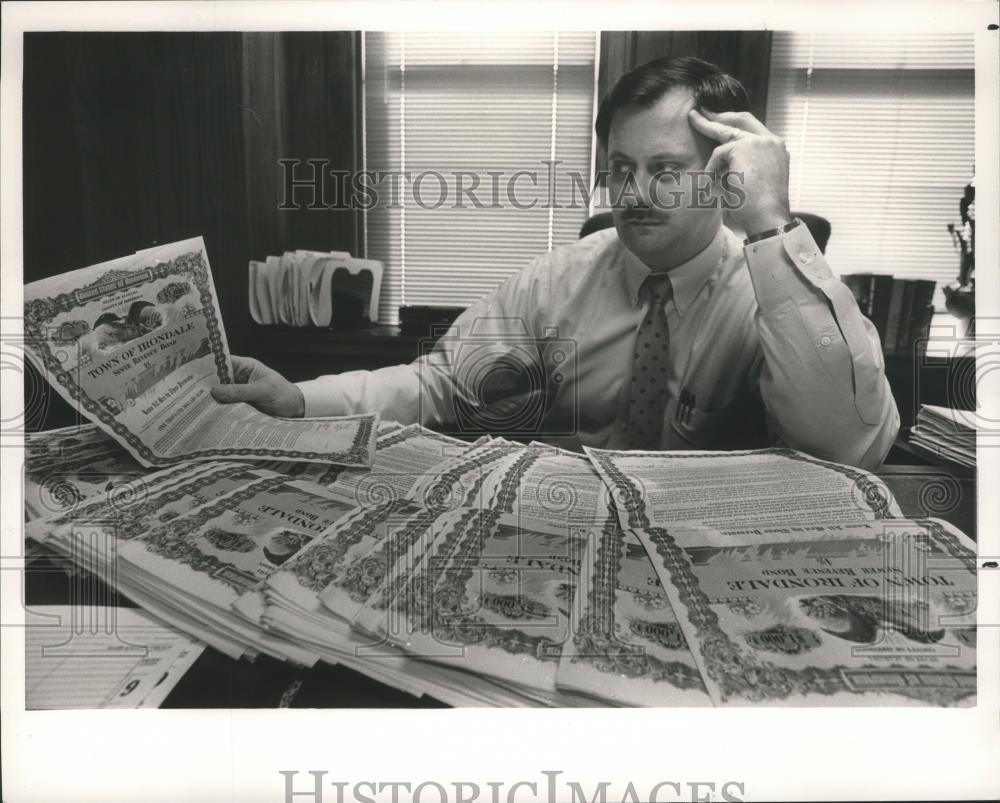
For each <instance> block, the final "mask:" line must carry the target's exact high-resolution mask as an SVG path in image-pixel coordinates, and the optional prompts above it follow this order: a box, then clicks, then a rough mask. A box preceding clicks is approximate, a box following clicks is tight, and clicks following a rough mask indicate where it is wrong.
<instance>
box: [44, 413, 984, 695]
mask: <svg viewBox="0 0 1000 803" xmlns="http://www.w3.org/2000/svg"><path fill="white" fill-rule="evenodd" d="M27 452H28V457H27V477H28V483H27V488H28V490H27V494H28V498H29V500H31V506H32V507H31V511H32V512H45V511H44V510H43V508H46V507H47V508H48V510H49V512H48V513H47V515H43V516H40V517H36V518H33V519H31V520H30V521H29V522H28V524H27V534H28V536H29V537H30V538H32V539H34V540H35V541H37V542H39V543H40V544H42V545H43V546H44V547H45V548H48V549H51V550H54V551H55V552H57V553H59V554H60V555H63V556H65V557H67V558H69V559H70V560H71V561H72V562H73V563H75V564H77V565H79V566H82V567H83V568H85V569H87V570H89V571H92V572H94V573H96V574H97V575H99V576H100V577H101V578H103V579H104V580H105V581H107V582H108V583H110V584H112V585H113V586H115V587H116V588H117V589H119V590H120V591H121V592H122V593H124V594H125V595H127V596H128V597H130V598H131V599H133V600H134V601H135V602H136V603H138V604H139V605H141V606H142V607H143V608H145V609H146V610H147V611H148V612H149V613H151V614H153V615H154V616H156V617H158V618H160V619H162V620H163V621H165V622H168V623H170V624H172V625H174V626H175V627H177V628H179V629H180V630H182V631H184V632H186V633H188V634H189V635H192V636H194V637H196V638H198V639H200V640H202V641H204V642H206V643H207V644H209V645H211V646H213V647H215V648H216V649H218V650H220V651H222V652H224V653H226V654H227V655H230V656H232V657H234V658H237V657H245V658H249V659H253V658H254V656H256V655H258V654H267V655H271V656H275V657H279V658H283V659H286V660H288V661H293V662H297V663H300V664H304V665H311V664H313V663H314V662H316V661H319V660H323V661H328V662H330V663H336V664H343V665H345V666H347V667H351V668H353V669H355V670H357V671H359V672H362V673H364V674H366V675H368V676H370V677H372V678H375V679H377V680H379V681H382V682H384V683H387V684H390V685H392V686H395V687H397V688H400V689H404V690H407V691H409V692H412V693H413V694H415V695H420V694H429V695H431V696H433V697H435V698H437V699H439V700H441V701H443V702H446V703H449V704H452V705H466V706H479V705H506V706H512V705H537V704H541V705H557V706H570V705H601V704H611V705H657V706H666V705H684V706H689V705H690V706H699V705H712V704H715V705H747V704H762V705H843V704H847V705H881V704H892V705H900V704H925V705H970V704H973V703H974V701H975V694H976V660H975V655H976V652H975V610H976V574H975V547H974V545H973V544H972V543H971V542H970V541H969V540H968V539H967V538H966V537H965V536H964V535H963V534H962V533H960V532H958V531H956V530H955V529H954V528H952V527H951V526H950V525H948V524H947V523H945V522H943V521H937V520H933V519H927V520H907V519H904V518H901V517H900V512H899V509H898V507H897V505H896V503H895V501H894V500H893V499H892V497H891V495H890V494H889V492H888V491H887V489H886V488H885V486H884V485H883V484H881V482H880V481H879V480H878V479H877V478H876V477H874V476H872V475H869V474H866V473H864V472H861V471H858V470H856V469H852V468H849V467H846V466H840V465H836V464H831V463H824V462H822V461H819V460H816V459H814V458H811V457H808V456H806V455H803V454H801V453H798V452H794V451H789V450H775V449H771V450H763V451H753V452H735V453H733V452H610V451H601V450H589V452H588V454H587V455H580V454H575V453H570V452H565V451H561V450H558V449H555V448H552V447H548V446H544V445H541V444H531V445H525V444H518V443H511V442H508V441H505V440H502V439H483V440H481V441H480V442H477V443H466V442H464V441H458V440H455V439H452V438H449V437H446V436H443V435H440V434H437V433H434V432H431V431H429V430H427V429H425V428H423V427H421V426H419V425H410V426H400V425H398V424H395V423H390V422H383V423H381V424H380V425H379V427H378V436H377V440H376V448H375V451H374V454H373V460H372V464H371V466H370V467H368V468H363V467H341V466H334V465H331V464H323V463H318V462H313V463H307V462H294V463H292V462H280V461H270V462H260V461H256V462H252V463H251V462H245V461H239V462H237V461H198V462H184V463H181V464H177V465H174V466H171V467H169V468H166V469H162V470H159V471H156V472H153V473H139V472H137V466H136V464H135V462H134V461H133V460H132V459H131V457H130V456H129V455H128V453H127V452H126V451H125V450H123V449H121V448H119V447H118V446H117V445H116V444H115V443H114V442H113V441H112V440H111V439H110V438H107V437H105V436H103V435H102V434H101V433H100V431H99V430H98V429H97V428H96V427H91V426H84V427H81V428H73V429H71V430H65V431H54V432H49V433H43V434H39V435H36V436H32V437H30V438H29V439H28V444H27ZM94 455H100V458H99V460H100V463H99V465H100V474H101V479H100V480H97V478H96V477H95V475H94V470H95V466H96V465H98V462H97V460H96V459H94V458H93V456H94ZM58 456H61V459H58V460H57V459H56V458H57V457H58Z"/></svg>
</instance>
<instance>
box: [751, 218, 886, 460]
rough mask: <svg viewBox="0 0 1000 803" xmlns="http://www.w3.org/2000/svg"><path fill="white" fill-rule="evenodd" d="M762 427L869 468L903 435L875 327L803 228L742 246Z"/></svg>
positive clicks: (810, 449)
mask: <svg viewBox="0 0 1000 803" xmlns="http://www.w3.org/2000/svg"><path fill="white" fill-rule="evenodd" d="M744 254H745V256H746V261H747V266H748V268H749V271H750V277H751V280H752V282H753V286H754V292H755V293H756V296H757V307H758V311H757V313H756V326H757V331H758V333H759V335H760V341H761V348H762V351H763V361H762V363H761V368H760V378H759V390H760V395H761V398H762V399H763V401H764V405H765V407H766V409H767V416H768V425H769V427H770V429H771V432H772V433H773V434H774V435H775V436H776V437H777V439H778V440H779V441H780V442H781V443H784V444H785V445H787V446H790V447H791V448H794V449H799V450H801V451H804V452H808V453H810V454H813V455H816V456H817V457H821V458H825V459H828V460H833V461H836V462H840V463H847V464H850V465H856V466H861V467H863V468H866V469H869V470H875V469H876V468H878V466H879V465H880V464H881V462H882V460H883V459H884V458H885V455H886V454H887V453H888V451H889V449H890V447H891V446H892V443H893V441H894V440H895V438H896V433H897V432H898V431H899V412H898V410H897V409H896V403H895V400H894V399H893V397H892V391H891V390H890V388H889V383H888V381H887V380H886V378H885V363H884V360H883V357H882V347H881V344H880V340H879V336H878V332H877V331H876V329H875V327H874V325H873V324H872V323H871V321H869V320H868V319H866V318H865V317H864V316H863V315H862V314H861V311H860V310H859V309H858V305H857V303H856V302H855V300H854V296H853V294H852V293H851V291H850V289H849V288H848V287H847V285H845V284H844V283H843V282H842V281H840V279H839V278H837V277H836V276H834V274H833V271H832V270H830V266H829V264H828V263H827V261H826V258H825V257H824V255H823V254H822V253H821V252H820V250H819V247H818V246H817V245H816V243H815V241H814V240H813V238H812V235H811V234H810V233H809V230H808V229H807V228H806V227H805V226H804V225H801V224H800V225H798V226H796V227H795V228H794V229H792V230H791V231H789V232H786V233H784V234H781V235H777V236H774V237H769V238H767V239H765V240H761V241H758V242H755V243H752V244H750V245H748V246H745V247H744Z"/></svg>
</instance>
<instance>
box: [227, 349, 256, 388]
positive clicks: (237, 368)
mask: <svg viewBox="0 0 1000 803" xmlns="http://www.w3.org/2000/svg"><path fill="white" fill-rule="evenodd" d="M232 361H233V378H234V379H235V380H236V381H237V382H241V383H242V382H249V381H250V377H251V376H253V372H254V370H255V369H256V368H257V366H258V365H260V363H259V362H257V360H255V359H253V358H252V357H237V356H236V355H233V357H232Z"/></svg>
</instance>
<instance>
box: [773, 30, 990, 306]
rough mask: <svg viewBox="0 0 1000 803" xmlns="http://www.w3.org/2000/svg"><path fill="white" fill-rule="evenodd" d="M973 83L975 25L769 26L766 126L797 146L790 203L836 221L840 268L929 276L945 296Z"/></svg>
mask: <svg viewBox="0 0 1000 803" xmlns="http://www.w3.org/2000/svg"><path fill="white" fill-rule="evenodd" d="M974 82H975V74H974V64H973V41H972V35H971V34H946V33H942V34H925V33H910V34H898V35H887V34H865V35H854V34H807V33H790V32H776V33H775V34H774V38H773V41H772V56H771V79H770V86H769V91H768V103H767V126H768V128H770V129H771V130H772V131H773V132H774V133H776V134H778V135H779V136H781V137H783V138H784V139H785V142H786V144H787V146H788V150H789V152H790V154H791V177H790V179H791V184H790V192H791V199H790V200H791V205H792V208H793V209H794V210H795V211H801V212H812V213H815V214H819V215H822V216H823V217H825V218H827V219H828V220H829V221H830V223H831V226H832V229H833V232H832V235H831V238H830V244H829V246H828V248H827V255H828V256H829V258H830V263H831V265H832V266H833V267H834V269H835V270H837V271H838V272H839V273H841V274H845V273H863V272H873V273H890V274H893V275H895V276H897V277H900V278H923V279H933V280H935V281H937V282H938V287H939V291H938V294H937V302H936V306H943V302H942V294H941V292H940V287H941V286H942V285H943V284H946V283H948V282H951V281H954V280H955V278H956V277H957V275H958V268H959V255H958V251H957V249H956V247H955V245H954V244H953V242H952V239H951V235H950V234H949V233H948V230H947V224H948V223H956V224H960V223H961V218H960V216H959V209H958V204H959V201H960V199H961V197H962V193H963V190H964V187H965V185H966V184H968V182H969V180H970V179H971V178H972V175H973V163H974V133H975V132H974V122H973V118H974V99H973V97H974Z"/></svg>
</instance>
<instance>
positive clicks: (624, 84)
mask: <svg viewBox="0 0 1000 803" xmlns="http://www.w3.org/2000/svg"><path fill="white" fill-rule="evenodd" d="M678 87H683V88H687V89H690V90H691V94H692V95H693V96H694V102H695V106H696V108H699V109H707V110H708V111H712V112H741V111H747V110H748V109H749V108H750V98H749V96H748V95H747V91H746V89H745V88H744V86H743V84H741V83H740V82H739V81H737V80H736V79H735V78H733V77H732V76H731V75H727V74H726V73H724V72H722V70H720V69H719V68H718V67H716V66H715V65H714V64H712V63H711V62H708V61H705V60H704V59H699V58H695V57H694V56H665V57H664V58H659V59H653V60H652V61H648V62H646V63H645V64H641V65H639V66H638V67H636V68H635V69H634V70H631V71H629V72H627V73H625V75H623V76H622V77H621V78H619V79H618V83H616V84H615V85H614V88H613V89H612V90H611V91H610V92H609V93H608V95H607V97H605V98H604V100H603V101H601V106H600V108H599V109H598V112H597V122H596V123H594V130H595V131H596V132H597V139H598V141H599V142H600V143H601V145H603V146H605V147H607V144H608V132H609V131H610V130H611V118H612V117H614V114H615V112H616V111H619V110H620V109H625V108H627V107H629V106H635V107H638V108H640V109H648V108H649V107H650V106H652V105H653V104H654V103H656V102H657V101H658V100H659V99H660V98H662V97H663V96H664V95H665V94H667V92H669V91H670V90H671V89H676V88H678Z"/></svg>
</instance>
